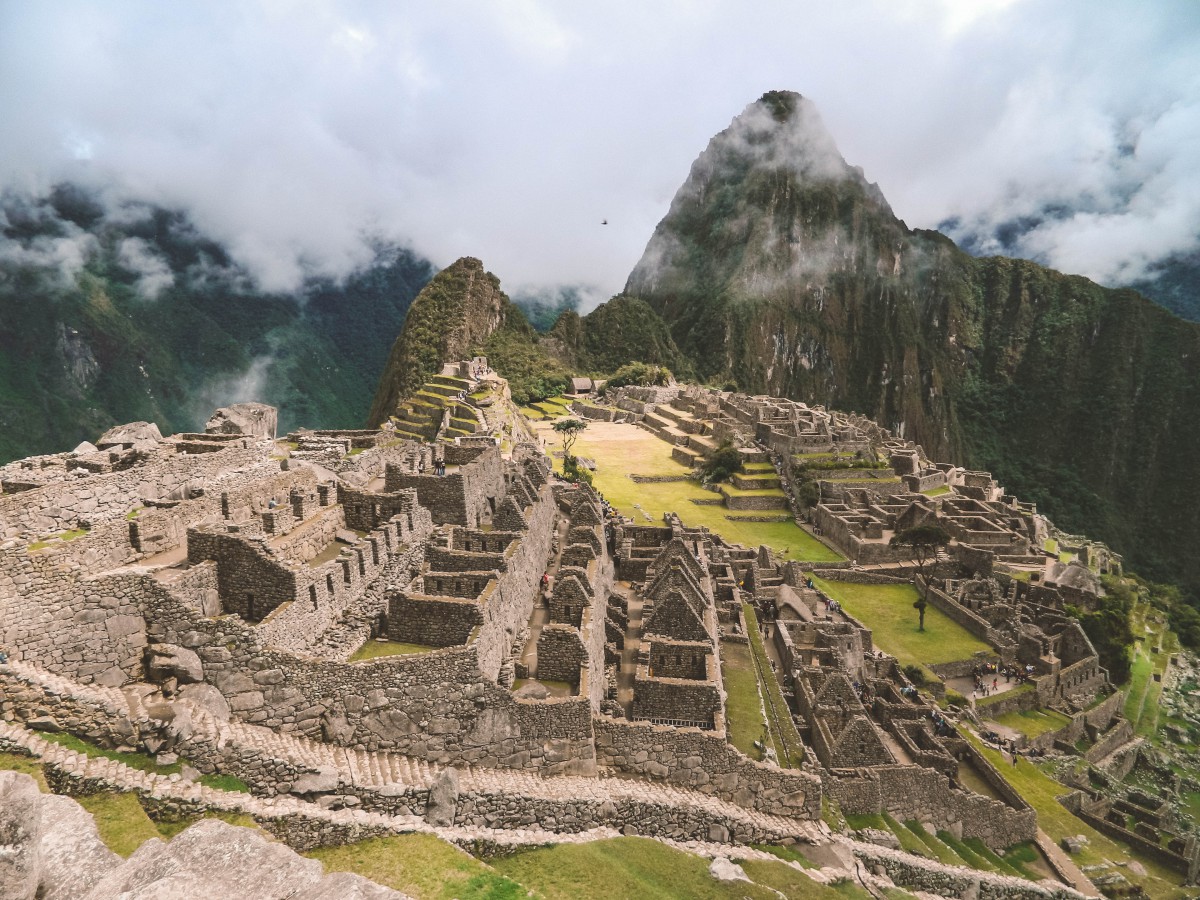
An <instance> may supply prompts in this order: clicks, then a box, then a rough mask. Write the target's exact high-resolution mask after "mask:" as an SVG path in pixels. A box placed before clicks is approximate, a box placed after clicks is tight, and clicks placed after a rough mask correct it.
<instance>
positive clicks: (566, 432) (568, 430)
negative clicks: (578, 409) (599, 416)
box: [554, 419, 587, 463]
mask: <svg viewBox="0 0 1200 900" xmlns="http://www.w3.org/2000/svg"><path fill="white" fill-rule="evenodd" d="M585 428H587V420H585V419H559V420H558V421H557V422H555V423H554V430H555V431H557V432H558V433H559V434H561V435H562V442H563V461H564V463H565V462H566V461H567V460H572V459H574V458H575V454H573V453H572V452H571V451H572V450H573V449H574V447H575V441H576V440H577V439H578V438H579V435H581V434H582V433H583V431H584V429H585Z"/></svg>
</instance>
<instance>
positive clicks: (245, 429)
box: [204, 403, 279, 441]
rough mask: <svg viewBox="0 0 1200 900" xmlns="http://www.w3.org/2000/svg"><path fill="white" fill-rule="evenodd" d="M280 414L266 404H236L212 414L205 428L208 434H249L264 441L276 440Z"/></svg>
mask: <svg viewBox="0 0 1200 900" xmlns="http://www.w3.org/2000/svg"><path fill="white" fill-rule="evenodd" d="M278 424H279V412H278V411H277V410H276V409H275V407H273V406H268V405H267V404H265V403H235V404H233V405H232V406H223V407H221V408H220V409H218V410H217V411H216V412H215V413H213V414H212V418H210V419H209V420H208V422H207V424H205V426H204V430H205V432H206V433H208V434H247V435H250V436H252V437H256V438H260V439H261V440H264V441H273V440H275V431H276V428H277V427H278Z"/></svg>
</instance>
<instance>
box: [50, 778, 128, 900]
mask: <svg viewBox="0 0 1200 900" xmlns="http://www.w3.org/2000/svg"><path fill="white" fill-rule="evenodd" d="M41 813H42V837H41V850H42V871H41V888H40V891H41V893H40V895H39V896H40V897H41V898H42V900H74V898H76V897H82V896H84V895H86V894H87V892H88V891H89V890H91V888H92V886H93V885H94V884H95V883H96V882H97V881H99V880H100V879H101V878H102V877H103V876H104V875H105V874H106V873H107V872H109V871H111V870H112V869H114V868H116V867H117V866H118V865H120V863H121V857H119V856H117V854H115V853H113V852H112V851H111V850H109V849H108V847H107V846H106V845H105V843H104V841H102V840H101V839H100V834H99V832H98V831H97V830H96V822H95V820H94V819H93V818H92V816H91V814H90V813H89V812H88V811H87V810H86V809H84V808H83V807H82V806H80V805H79V804H78V803H76V802H75V801H74V800H72V799H71V798H70V797H60V796H58V795H57V794H43V795H42V798H41Z"/></svg>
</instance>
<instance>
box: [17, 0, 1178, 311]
mask: <svg viewBox="0 0 1200 900" xmlns="http://www.w3.org/2000/svg"><path fill="white" fill-rule="evenodd" d="M1198 19H1200V13H1198V12H1197V9H1196V6H1195V4H1194V3H1193V2H1191V0H1164V2H1158V3H1155V4H1144V3H1134V2H1131V0H1117V2H1112V3H1105V4H1095V3H1088V2H1083V0H1069V2H1059V0H988V2H974V3H969V4H968V3H962V2H960V0H930V2H916V0H905V2H863V0H859V2H848V3H843V4H836V5H835V4H827V3H815V2H811V3H794V4H786V5H782V4H775V3H771V4H766V3H742V2H738V3H734V2H733V0H719V2H710V3H671V4H663V5H650V6H647V5H646V4H640V3H632V2H622V0H615V2H613V3H608V4H603V5H598V4H569V5H568V4H563V5H556V4H550V3H546V2H539V0H522V2H520V3H514V4H487V3H472V2H455V3H449V4H421V5H408V6H403V7H402V6H396V5H391V4H374V3H367V2H346V3H332V2H314V3H303V4H301V3H294V2H280V0H270V2H268V0H262V2H245V3H237V4H220V5H213V4H210V3H202V2H198V0H197V2H181V3H171V4H162V3H155V2H150V0H111V2H105V3H95V2H91V3H86V2H75V3H71V2H60V3H53V4H48V3H24V4H22V3H17V2H9V3H5V4H3V5H0V83H3V84H4V85H5V90H4V91H3V92H0V187H5V188H9V189H16V190H20V191H26V192H32V193H33V194H34V195H39V194H44V193H45V192H46V191H47V190H48V189H49V187H50V186H51V185H53V184H55V183H58V182H60V181H64V180H70V181H76V182H79V183H82V184H84V185H87V186H89V187H91V188H94V189H98V190H100V191H101V192H102V194H103V196H104V197H106V198H107V201H108V206H109V210H108V215H110V216H114V215H116V214H117V213H118V210H119V209H120V208H121V207H122V204H124V203H126V202H127V201H130V200H137V201H141V202H144V203H149V204H154V205H158V206H162V207H165V208H169V209H180V210H184V211H186V213H187V215H188V216H189V217H190V219H191V220H192V221H193V222H194V223H195V225H196V228H197V229H198V230H199V231H200V232H202V233H203V234H205V235H208V236H211V237H212V238H213V239H214V240H217V241H219V242H220V243H221V244H222V245H223V246H224V247H225V248H226V249H227V250H228V252H229V254H230V255H231V258H232V260H233V261H234V262H235V263H236V264H237V265H239V266H242V267H245V269H246V271H248V272H249V273H250V274H251V275H252V276H253V277H254V278H255V279H256V281H257V282H258V284H259V286H260V287H262V288H263V289H266V290H292V289H295V288H297V287H298V286H299V285H301V284H302V283H303V281H304V279H305V278H306V277H307V276H310V275H331V276H335V277H336V276H342V275H345V274H347V273H349V272H351V271H353V270H354V269H356V268H358V267H360V266H363V265H365V264H367V263H368V262H369V261H370V260H371V259H372V258H373V251H372V247H373V246H375V245H377V243H378V241H380V240H384V241H401V242H411V244H412V246H413V247H414V249H415V250H417V251H418V252H420V253H423V254H424V255H426V256H428V257H430V258H431V259H432V260H433V261H434V262H435V263H437V264H439V265H445V264H447V263H449V262H451V261H452V260H454V259H455V258H457V257H459V256H462V255H466V254H470V255H475V256H479V257H480V258H482V259H483V260H484V262H485V263H486V264H487V266H488V267H489V268H490V269H491V270H492V271H494V272H496V274H497V275H499V276H500V277H501V279H502V280H503V281H504V282H505V284H506V285H509V284H518V285H529V286H533V287H537V286H553V285H563V284H570V285H579V284H586V285H593V286H594V288H592V290H593V292H594V293H595V294H596V295H597V296H604V297H607V296H609V295H611V294H613V293H616V292H617V291H619V290H620V288H621V286H622V284H623V283H624V281H625V277H626V275H627V274H628V273H629V271H630V270H631V269H632V267H633V265H634V263H635V262H636V261H637V260H638V258H639V257H640V255H641V253H642V250H643V249H644V247H645V245H646V241H647V239H648V238H649V237H650V234H651V233H652V231H653V228H654V225H655V224H656V222H657V221H658V220H659V219H660V218H661V217H662V216H663V214H664V213H665V212H666V209H667V206H668V203H669V202H670V199H671V197H672V196H673V194H674V193H675V190H676V189H677V188H678V186H679V185H680V184H681V183H682V182H683V180H684V178H685V177H686V174H687V171H688V167H689V166H690V165H691V163H692V161H693V160H694V159H695V158H696V155H697V154H698V153H699V152H700V151H701V150H702V149H703V147H704V146H705V144H706V143H707V141H708V139H709V138H710V137H711V136H712V135H713V134H715V133H716V132H718V131H720V130H721V129H722V128H725V127H726V126H727V125H728V124H729V122H730V120H731V119H732V118H733V116H734V115H735V114H736V113H737V112H739V111H740V110H741V109H742V108H743V107H744V106H745V105H746V104H747V103H748V102H749V101H751V100H753V99H754V98H756V97H758V96H759V95H760V94H762V93H763V92H764V91H766V90H772V89H789V90H795V91H799V92H800V93H802V94H804V95H805V96H806V97H808V98H810V99H812V100H813V101H814V103H815V104H816V108H817V109H819V111H820V115H821V117H822V118H823V119H824V120H825V122H826V124H827V125H828V127H829V130H830V132H831V133H832V135H833V138H834V139H835V140H836V142H837V147H835V148H832V151H831V152H832V154H835V155H838V156H839V158H840V157H841V156H844V157H845V158H846V159H847V160H849V161H850V162H851V163H852V164H854V165H861V166H862V167H863V168H864V170H865V174H866V177H867V178H868V179H869V180H871V181H875V182H878V183H879V185H880V187H881V188H882V190H883V192H884V194H885V195H886V196H887V198H888V200H889V201H890V203H891V205H892V208H893V209H894V210H895V211H896V213H897V215H899V216H901V217H902V218H904V219H905V220H906V221H907V222H908V224H909V225H912V226H921V227H935V226H936V225H937V224H938V223H940V222H944V221H948V220H953V221H954V222H955V223H956V225H955V226H954V229H953V231H954V234H955V235H956V236H957V237H960V238H970V239H971V240H972V241H973V244H974V245H977V246H978V247H980V248H986V247H987V246H999V245H1000V244H1005V248H1006V249H1009V250H1010V251H1011V252H1019V253H1023V254H1026V255H1029V256H1033V257H1036V258H1038V259H1041V260H1043V261H1046V262H1049V263H1051V264H1053V265H1055V266H1057V267H1060V268H1064V269H1067V270H1069V271H1080V272H1084V273H1086V274H1090V275H1093V276H1094V277H1097V278H1100V279H1102V280H1109V281H1121V280H1128V279H1131V278H1134V277H1136V276H1137V275H1138V274H1139V273H1142V272H1144V271H1145V270H1146V268H1147V266H1148V265H1149V264H1150V263H1152V262H1153V261H1155V260H1157V259H1160V258H1161V257H1163V256H1165V255H1167V254H1169V253H1172V252H1177V253H1178V252H1186V251H1188V250H1190V249H1193V248H1195V247H1196V246H1197V243H1198V241H1197V236H1198V235H1200V174H1198V173H1200V146H1198V144H1200V125H1198V123H1200V101H1197V99H1196V98H1197V97H1200V67H1197V66H1196V64H1195V60H1196V59H1198V58H1200V23H1198ZM801 136H802V135H801ZM809 149H810V150H811V148H809ZM839 151H840V152H839ZM819 158H826V157H824V156H822V157H819ZM828 158H829V159H832V156H830V157H828ZM603 220H607V221H608V222H609V224H608V225H601V222H602V221H603ZM1014 223H1017V224H1016V225H1014ZM81 234H82V232H81V233H77V234H74V235H72V234H64V235H61V236H59V237H53V238H45V239H42V238H39V239H38V240H37V241H31V242H26V243H19V242H18V243H17V244H16V245H14V244H13V243H12V242H11V241H3V242H0V255H3V256H4V257H5V258H18V257H19V258H22V259H33V258H34V257H38V258H44V259H48V260H53V261H54V265H55V266H56V267H57V268H58V270H59V271H61V272H64V273H66V272H70V271H71V270H72V267H74V268H75V270H77V268H78V265H79V260H80V259H81V258H82V257H81V254H86V252H87V247H86V241H85V240H83V237H86V235H84V236H83V237H81ZM989 242H990V243H989ZM129 254H130V259H131V260H136V261H137V263H138V265H142V266H143V268H137V267H136V266H134V268H136V271H138V272H139V273H141V276H142V281H141V282H139V284H141V285H143V287H144V289H145V290H146V291H148V292H152V291H155V290H162V288H163V287H164V286H165V283H164V282H162V280H161V277H160V278H159V279H158V280H155V275H154V274H153V271H152V270H151V269H149V268H145V267H147V266H153V260H146V259H144V258H142V257H139V256H137V255H136V254H137V249H136V248H134V249H131V250H130V251H129ZM214 266H216V268H217V269H218V270H219V269H220V266H219V265H216V264H215V263H214Z"/></svg>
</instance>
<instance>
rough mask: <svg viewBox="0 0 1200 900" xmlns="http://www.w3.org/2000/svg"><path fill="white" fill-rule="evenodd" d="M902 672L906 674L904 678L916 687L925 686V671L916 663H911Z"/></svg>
mask: <svg viewBox="0 0 1200 900" xmlns="http://www.w3.org/2000/svg"><path fill="white" fill-rule="evenodd" d="M901 671H903V672H904V677H905V678H907V679H908V680H909V681H911V682H912V683H913V685H914V686H915V687H924V686H925V670H924V669H922V668H921V667H920V666H918V665H917V664H916V663H909V664H908V665H907V666H905V667H904V668H903V669H902V670H901Z"/></svg>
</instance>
